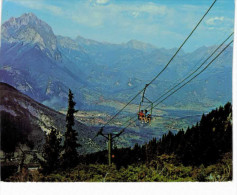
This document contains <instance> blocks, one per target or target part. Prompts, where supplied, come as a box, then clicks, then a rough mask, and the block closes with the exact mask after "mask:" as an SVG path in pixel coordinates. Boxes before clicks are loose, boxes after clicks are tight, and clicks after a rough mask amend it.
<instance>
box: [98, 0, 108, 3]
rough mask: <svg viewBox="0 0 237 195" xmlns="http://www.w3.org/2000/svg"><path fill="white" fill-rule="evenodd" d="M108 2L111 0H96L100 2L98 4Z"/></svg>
mask: <svg viewBox="0 0 237 195" xmlns="http://www.w3.org/2000/svg"><path fill="white" fill-rule="evenodd" d="M108 2H109V0H96V3H98V4H106V3H108Z"/></svg>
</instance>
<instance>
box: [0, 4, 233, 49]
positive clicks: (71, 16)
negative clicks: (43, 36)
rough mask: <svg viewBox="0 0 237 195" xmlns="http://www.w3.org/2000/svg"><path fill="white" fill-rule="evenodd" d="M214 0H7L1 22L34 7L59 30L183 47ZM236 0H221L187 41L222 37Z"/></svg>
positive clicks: (96, 37)
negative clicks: (183, 42)
mask: <svg viewBox="0 0 237 195" xmlns="http://www.w3.org/2000/svg"><path fill="white" fill-rule="evenodd" d="M212 2H213V0H155V1H154V0H149V1H148V0H133V1H131V0H130V1H128V0H70V1H69V0H3V6H2V7H3V10H2V22H4V21H6V20H8V19H9V18H10V17H19V16H21V15H22V14H23V13H28V12H33V13H34V14H35V15H36V16H37V17H39V18H40V19H42V20H44V21H45V22H47V23H48V24H49V25H50V26H51V27H52V28H53V31H54V33H55V34H56V35H63V36H69V37H71V38H75V37H76V36H78V35H80V36H83V37H85V38H90V39H94V40H98V41H106V42H112V43H122V42H127V41H129V40H131V39H136V40H140V41H143V42H147V43H151V44H153V45H155V46H157V47H165V48H173V47H179V45H180V44H181V43H182V41H183V40H184V39H185V38H186V37H187V35H188V34H189V33H190V32H191V30H192V28H193V27H194V26H195V25H196V23H197V22H198V21H199V20H200V18H201V17H202V15H203V14H204V13H205V12H206V10H207V9H208V8H209V6H210V5H211V4H212ZM233 26H234V0H218V1H217V3H216V4H215V5H214V7H213V8H212V10H211V11H210V13H209V14H208V15H207V17H206V18H205V20H204V21H203V23H202V24H201V26H200V27H199V28H198V30H197V31H196V32H195V34H194V35H193V37H192V38H191V39H190V40H189V42H188V43H187V44H186V45H185V47H184V49H185V50H186V51H192V50H194V49H196V48H198V47H200V46H203V45H207V46H208V45H213V44H218V43H220V42H221V41H222V40H223V39H224V38H225V37H227V35H228V34H230V33H231V32H232V31H233Z"/></svg>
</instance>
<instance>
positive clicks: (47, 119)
mask: <svg viewBox="0 0 237 195" xmlns="http://www.w3.org/2000/svg"><path fill="white" fill-rule="evenodd" d="M2 112H7V113H9V114H11V116H12V117H13V118H14V117H16V116H20V117H22V120H23V119H24V120H27V121H28V122H29V123H30V124H31V128H32V132H31V136H30V137H31V139H32V140H33V141H34V142H35V143H36V142H39V143H38V144H40V143H42V139H44V133H43V132H49V131H50V128H51V127H55V128H56V129H58V130H59V131H60V133H61V135H63V134H64V132H65V126H66V121H65V118H66V117H65V115H63V114H61V113H59V112H56V111H55V110H53V109H50V108H48V107H46V106H44V105H42V104H40V103H38V102H36V101H34V100H33V99H31V98H30V97H28V96H26V95H24V94H22V93H21V92H19V91H18V90H16V89H15V88H14V87H12V86H10V85H8V84H6V83H0V114H1V113H2ZM74 129H75V130H76V131H77V132H78V134H79V136H78V140H79V143H80V144H81V145H82V147H81V148H80V149H79V150H80V152H81V153H88V152H94V151H98V150H99V149H100V146H99V145H98V144H96V143H95V142H93V141H92V140H91V139H90V138H92V137H93V136H94V135H95V131H94V130H93V129H92V128H89V127H87V126H86V125H84V124H82V123H79V122H78V121H75V126H74Z"/></svg>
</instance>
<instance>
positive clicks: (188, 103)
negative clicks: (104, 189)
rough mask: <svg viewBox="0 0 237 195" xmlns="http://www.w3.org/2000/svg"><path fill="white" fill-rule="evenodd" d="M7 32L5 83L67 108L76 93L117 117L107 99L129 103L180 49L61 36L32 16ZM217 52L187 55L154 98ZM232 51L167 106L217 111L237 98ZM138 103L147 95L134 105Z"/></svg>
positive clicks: (2, 60) (1, 71) (90, 106)
mask: <svg viewBox="0 0 237 195" xmlns="http://www.w3.org/2000/svg"><path fill="white" fill-rule="evenodd" d="M1 28H2V31H1V50H0V56H1V57H0V81H1V82H5V83H8V84H10V85H12V86H14V87H15V88H16V89H18V90H19V91H21V92H23V93H24V94H27V95H28V96H30V97H31V98H33V99H34V100H36V101H39V102H41V103H43V104H44V105H47V106H50V107H52V108H56V109H61V108H65V107H66V103H67V93H68V88H70V89H71V90H72V92H73V93H74V94H75V100H76V102H77V106H78V107H79V108H80V109H85V110H102V111H107V112H115V111H116V110H117V109H118V108H119V106H117V105H112V106H111V105H107V104H106V103H103V102H106V101H107V100H113V101H116V102H121V103H125V102H127V101H129V100H130V98H131V97H133V96H134V94H136V93H137V92H138V91H139V90H141V89H142V88H143V87H144V86H145V84H146V83H148V82H149V81H150V80H152V78H153V77H154V76H156V75H157V74H158V73H159V72H160V71H161V70H162V69H163V67H164V66H165V65H166V64H167V62H168V61H169V59H170V58H171V57H172V55H173V54H174V53H175V52H176V50H177V49H176V48H173V49H165V48H157V47H156V46H153V45H151V44H147V43H143V42H140V41H137V40H130V41H128V42H127V43H122V44H112V43H107V42H98V41H95V40H90V39H86V38H83V37H81V36H78V37H76V38H75V39H72V38H69V37H64V36H57V35H55V34H54V32H53V29H52V28H51V27H50V26H49V25H48V24H47V23H46V22H44V21H42V20H40V19H39V18H38V17H37V16H35V15H34V14H33V13H26V14H23V15H22V16H20V17H18V18H13V17H12V18H10V19H9V20H8V21H6V22H4V23H3V24H2V26H1ZM216 47H217V46H208V47H207V46H203V47H201V48H199V49H197V50H195V51H194V52H191V53H187V52H184V51H183V50H181V51H180V52H179V54H178V55H177V56H176V57H175V59H174V61H173V62H172V63H171V64H170V65H169V67H168V68H167V69H166V71H164V73H162V75H161V76H160V77H159V78H158V79H157V80H156V81H155V82H154V83H153V84H152V85H150V86H149V88H148V89H147V93H146V95H147V97H149V99H151V100H155V99H156V98H157V97H159V96H160V95H161V94H163V93H164V92H165V91H166V90H167V88H169V87H170V86H172V85H174V84H175V83H176V82H177V81H179V80H180V79H182V78H183V77H184V76H186V75H187V74H188V73H189V72H190V71H191V70H193V69H195V67H197V66H198V65H200V63H201V62H202V60H204V59H205V58H206V57H208V55H209V54H210V53H211V52H212V51H214V50H215V48H216ZM232 50H233V49H232V47H229V48H228V49H227V50H226V51H225V52H224V53H223V54H222V55H221V56H220V57H219V58H218V59H217V60H216V61H215V62H214V63H213V64H212V65H211V66H210V68H208V70H206V71H205V72H204V73H203V74H202V75H200V76H199V77H198V78H197V79H196V80H194V81H193V82H192V83H190V84H189V85H187V86H186V87H185V88H183V89H182V90H180V92H178V93H177V94H176V95H174V96H172V97H171V98H169V99H167V101H165V102H164V103H163V104H162V105H161V106H162V107H174V108H178V109H182V108H188V109H196V108H200V109H206V110H210V109H211V108H213V107H216V106H217V105H220V104H224V103H226V102H227V101H231V96H232V55H233V54H232V53H233V51H232ZM139 101H140V97H139V99H136V100H135V101H134V102H133V103H134V104H138V103H139Z"/></svg>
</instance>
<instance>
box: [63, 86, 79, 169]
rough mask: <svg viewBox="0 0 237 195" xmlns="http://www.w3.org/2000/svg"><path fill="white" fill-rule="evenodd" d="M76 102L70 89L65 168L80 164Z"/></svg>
mask: <svg viewBox="0 0 237 195" xmlns="http://www.w3.org/2000/svg"><path fill="white" fill-rule="evenodd" d="M75 105H76V103H75V102H74V101H73V93H72V92H71V90H70V89H69V94H68V110H67V116H66V122H67V124H66V128H67V129H66V132H65V135H64V146H63V150H64V153H63V159H62V165H63V167H64V168H71V167H75V166H76V165H77V164H78V160H79V158H78V152H77V148H78V147H79V146H81V145H80V144H78V143H77V136H78V133H77V132H76V131H75V130H74V129H73V126H74V124H75V123H74V113H75V112H77V111H76V110H75V108H74V107H75Z"/></svg>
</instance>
